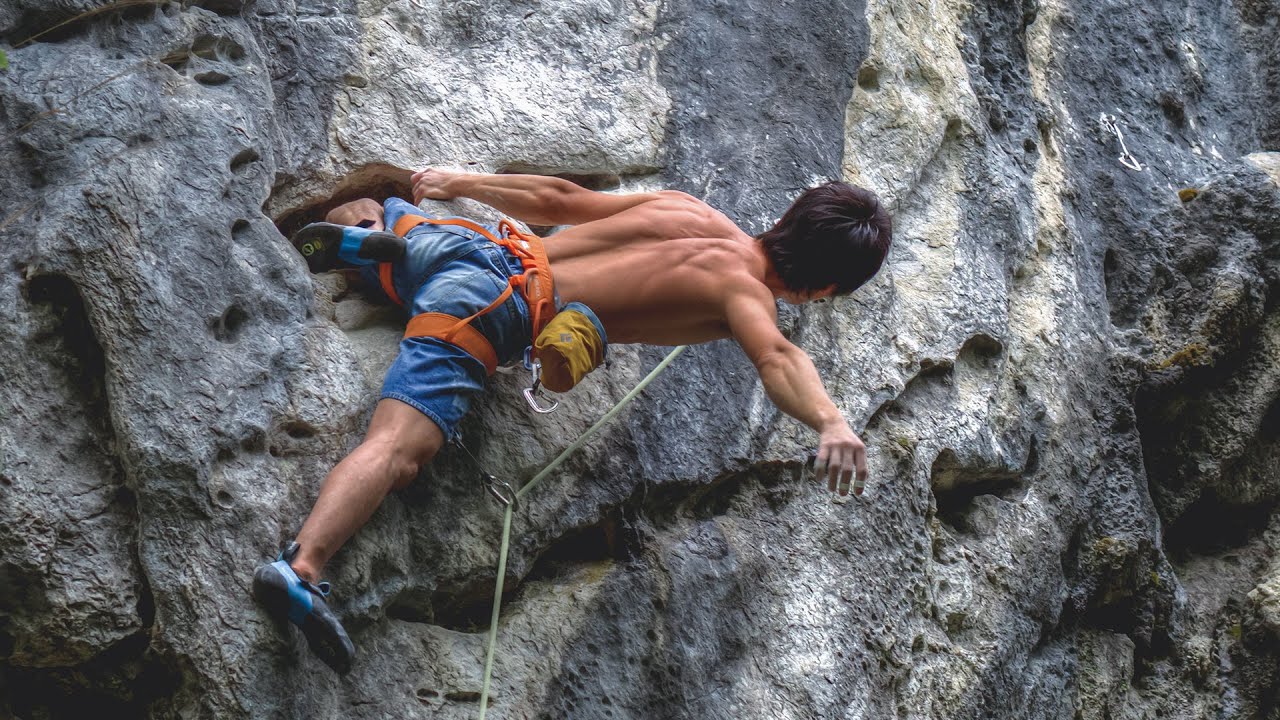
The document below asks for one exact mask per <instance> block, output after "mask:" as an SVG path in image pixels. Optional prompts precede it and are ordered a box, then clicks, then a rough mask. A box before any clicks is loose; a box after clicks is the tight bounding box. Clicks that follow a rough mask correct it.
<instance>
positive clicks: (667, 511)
mask: <svg viewBox="0 0 1280 720" xmlns="http://www.w3.org/2000/svg"><path fill="white" fill-rule="evenodd" d="M0 49H3V50H4V52H5V54H6V55H7V58H8V68H7V69H6V70H0V167H3V168H4V169H5V172H4V173H0V198H3V201H2V202H0V716H6V717H8V716H12V717H17V718H32V719H35V718H80V717H84V716H86V714H89V713H92V714H93V715H94V716H98V717H139V718H259V717H260V718H316V717H325V718H334V717H343V718H369V719H373V718H388V717H395V718H458V719H461V718H471V717H474V716H475V714H476V712H477V710H478V709H479V707H478V700H479V694H480V687H481V677H482V676H481V673H482V660H483V653H484V642H485V635H484V630H485V627H486V626H487V622H488V607H489V605H488V604H489V599H490V597H491V594H492V591H493V586H494V577H493V574H494V569H495V567H496V564H497V551H498V534H499V529H500V513H499V507H498V506H497V505H496V504H495V503H493V502H492V501H491V500H489V499H488V498H487V497H486V496H485V494H484V493H483V491H482V489H481V487H480V485H479V484H478V481H477V478H476V471H475V468H474V466H473V465H472V463H471V462H470V461H468V460H467V459H466V458H465V457H464V456H460V453H458V452H456V451H446V453H444V456H443V457H442V458H441V459H440V460H439V462H438V463H437V464H436V465H435V467H433V468H432V469H430V470H428V471H425V472H424V473H423V476H422V477H421V478H419V480H418V482H417V483H415V484H414V485H413V486H412V487H411V488H409V489H408V490H406V491H404V492H402V493H399V494H397V495H395V496H393V497H391V498H390V499H389V500H388V501H387V502H386V504H385V505H384V507H383V508H382V509H381V510H379V512H378V514H377V515H376V516H375V518H374V519H373V521H372V523H371V524H370V525H369V527H368V528H367V529H366V530H364V531H363V532H362V533H361V534H360V535H359V536H358V537H357V538H356V539H355V540H354V541H353V542H352V543H351V544H350V545H349V546H348V547H347V548H346V549H344V551H343V552H342V553H341V554H340V555H339V556H338V558H337V560H336V562H335V564H334V565H333V567H332V568H331V570H330V573H331V577H330V579H331V580H332V581H333V583H334V586H335V588H336V591H337V592H336V595H335V598H336V600H335V603H336V608H337V610H338V611H339V612H340V613H341V614H342V616H343V618H344V620H345V622H346V623H347V626H348V628H349V629H350V630H351V633H352V636H353V639H354V640H355V643H356V645H357V647H358V648H359V657H358V660H357V663H356V665H355V669H354V670H353V671H352V673H351V674H350V675H349V676H346V677H344V678H339V677H337V676H335V675H334V674H332V673H331V672H329V671H328V670H327V668H325V667H324V666H323V665H321V664H320V662H319V661H318V660H316V659H315V658H314V657H313V656H312V655H311V654H310V653H308V652H307V651H306V648H305V645H304V644H303V643H302V641H301V640H300V639H299V638H298V637H297V635H296V633H291V632H282V630H283V629H284V628H281V627H278V626H276V625H275V624H273V623H272V622H271V621H270V620H269V619H268V618H267V617H266V616H265V615H264V614H263V613H262V612H261V611H260V610H259V609H258V608H257V607H256V606H255V605H254V604H253V603H252V601H251V599H250V597H249V592H248V584H249V579H250V573H251V571H252V568H253V567H254V566H255V565H256V564H258V563H259V562H261V561H263V560H264V559H266V558H268V557H269V556H271V555H274V554H275V552H276V551H277V550H278V548H279V547H280V546H281V543H282V542H284V541H285V540H287V539H288V538H290V537H292V535H293V533H295V532H296V531H297V529H298V527H299V525H300V522H301V519H302V518H303V516H304V514H305V513H306V511H307V510H308V509H309V507H310V504H311V502H312V501H313V500H314V498H315V496H316V493H317V489H318V484H319V481H320V480H321V479H322V478H323V476H324V475H325V473H326V472H327V471H328V469H329V468H330V467H331V466H332V465H333V464H334V463H335V462H336V461H337V460H339V459H340V458H341V457H342V456H343V455H344V453H346V452H347V451H349V450H350V449H351V448H352V447H353V446H354V445H355V444H356V443H357V442H358V441H359V439H360V437H361V433H362V432H363V429H364V427H365V424H366V423H367V421H368V417H369V413H370V411H371V408H372V405H373V401H374V398H375V397H376V393H377V391H378V388H379V387H380V376H381V373H382V371H383V370H384V368H385V367H386V365H387V364H388V363H389V362H390V360H391V358H392V356H393V354H394V352H395V348H396V340H397V338H398V335H399V332H400V328H401V327H402V325H401V323H402V320H401V319H400V318H399V317H398V316H397V315H396V313H395V312H394V311H392V310H389V309H388V308H385V307H380V306H377V305H372V304H369V303H367V302H365V301H364V300H363V299H362V298H361V297H360V296H359V295H358V294H356V293H353V292H349V291H348V289H347V288H346V287H345V286H344V285H343V283H342V281H341V279H340V278H338V277H336V276H316V277H312V276H310V275H309V274H308V273H307V271H306V266H305V264H304V263H303V261H302V259H301V258H300V257H299V256H298V255H297V254H296V253H295V252H294V251H293V250H292V248H291V247H290V246H289V244H288V242H287V241H286V239H285V237H284V236H283V235H282V234H281V232H282V231H284V232H285V233H287V232H289V231H290V230H291V229H292V228H295V227H297V226H298V225H299V224H301V223H304V222H307V221H310V220H312V219H315V218H317V217H319V216H320V215H322V214H323V212H324V211H325V210H326V209H327V208H328V207H331V206H332V205H333V203H334V202H337V201H339V200H342V199H345V198H348V197H353V196H357V195H360V194H364V193H372V194H376V195H379V196H385V195H387V194H390V193H395V192H404V190H405V188H404V178H403V177H401V176H398V175H397V174H396V173H394V172H392V171H390V170H389V169H388V166H392V167H394V166H399V167H421V166H424V165H430V164H440V165H451V166H456V167H463V168H469V169H474V170H485V171H500V170H501V171H524V172H538V173H545V174H554V175H560V176H563V177H568V178H571V179H574V180H577V181H579V182H582V183H583V184H586V185H589V186H591V187H596V188H605V189H620V190H623V191H629V190H637V189H651V188H656V187H660V186H667V187H675V188H678V189H681V190H685V191H687V192H690V193H692V194H694V195H697V196H699V197H702V198H705V199H706V200H708V201H709V202H711V203H713V204H715V205H716V206H717V207H719V208H721V209H722V210H724V211H725V212H726V213H728V214H729V216H730V217H731V218H733V219H734V220H736V221H737V222H738V223H739V224H741V225H742V226H743V227H744V228H745V229H747V230H748V231H750V232H759V231H761V230H764V229H766V228H767V227H768V226H769V224H770V223H771V222H772V220H773V219H774V218H776V217H777V216H778V215H779V214H780V213H781V212H782V210H783V209H784V208H785V207H786V205H787V203H788V202H789V201H790V199H791V198H792V197H794V195H795V194H796V193H797V192H798V191H799V190H800V189H802V188H804V187H807V186H810V185H812V184H814V183H816V182H819V181H823V180H827V179H841V178H842V179H846V180H849V181H851V182H857V183H861V184H865V185H867V186H869V187H871V188H873V189H874V190H876V191H877V192H879V193H880V194H881V196H882V198H883V199H884V200H885V202H886V203H888V204H889V205H890V206H891V207H892V209H893V212H894V214H895V227H896V242H895V245H894V247H893V250H892V253H891V255H890V258H889V261H888V263H887V264H886V267H885V269H884V270H883V271H882V272H881V273H880V275H879V276H878V277H877V278H876V279H875V280H874V281H873V282H872V283H870V284H869V285H868V286H867V287H866V288H864V289H863V290H861V291H859V292H858V293H857V294H856V295H855V296H854V297H852V298H850V299H846V300H841V301H837V302H835V303H830V304H826V305H815V306H812V307H805V308H803V309H790V308H787V309H784V310H783V311H782V314H781V324H782V326H783V329H784V331H785V332H786V333H787V334H788V336H789V337H790V338H791V339H792V340H793V341H795V342H796V343H798V344H799V345H801V346H802V347H804V348H806V349H807V350H809V352H810V353H811V354H812V355H813V357H814V359H815V362H816V363H817V365H818V367H819V370H820V371H821V372H822V374H823V376H824V377H825V378H826V379H827V382H828V387H829V388H830V391H831V393H832V395H833V397H834V398H835V400H836V402H837V403H838V404H839V405H840V407H841V408H842V409H843V410H844V412H845V413H846V415H847V416H848V417H849V418H850V419H851V420H852V421H853V422H854V423H855V427H856V428H857V429H859V430H860V431H862V432H863V437H864V439H865V440H866V442H867V445H868V448H869V456H870V465H871V471H872V479H871V484H870V485H869V487H868V490H867V493H866V495H865V496H864V497H863V498H862V499H860V500H855V501H850V502H848V503H844V504H838V503H833V502H832V501H831V500H830V499H829V498H828V496H827V493H826V491H825V489H824V488H823V487H821V486H819V485H818V484H817V483H815V482H814V481H813V479H812V478H811V477H809V476H808V475H807V473H806V472H805V470H804V468H803V465H802V462H801V459H802V458H803V457H804V456H805V455H806V453H807V452H808V451H809V449H810V448H811V446H812V443H813V442H814V439H815V438H814V435H813V433H811V432H810V431H809V430H807V429H806V428H804V427H802V426H800V425H799V424H798V423H796V422H794V421H792V420H790V419H789V418H787V417H785V416H782V415H780V414H779V413H778V411H777V410H775V409H774V408H773V406H772V405H771V404H770V403H769V402H768V400H767V398H766V397H765V395H764V392H763V390H762V389H761V387H760V384H759V381H758V379H757V378H756V376H755V374H754V371H753V369H752V368H751V366H750V363H749V362H748V361H747V360H746V359H745V358H744V356H743V355H742V353H741V352H740V351H739V350H738V348H737V346H736V345H734V344H733V343H729V342H722V343H714V344H711V345H707V346H701V347H697V348H694V349H693V350H691V351H690V352H689V353H686V354H685V355H684V356H683V357H681V358H680V359H679V360H678V361H677V362H676V364H675V365H674V366H673V368H672V369H671V370H669V371H668V372H667V374H666V375H664V376H663V377H662V378H661V379H660V380H659V381H658V382H656V383H655V384H654V385H653V386H652V387H651V389H650V390H649V391H648V392H647V393H646V394H645V395H644V396H643V397H642V398H641V399H640V400H639V401H637V402H636V403H635V404H634V405H633V406H632V408H631V409H630V410H628V411H627V412H626V413H625V414H624V415H623V416H622V417H621V418H620V420H619V421H618V422H616V423H615V424H614V425H613V426H611V427H610V428H609V429H608V430H606V431H605V432H604V433H603V434H602V435H601V436H600V437H599V438H597V439H596V440H594V441H593V442H592V443H591V444H590V445H589V446H588V447H587V448H586V449H585V450H584V451H583V452H581V453H579V454H578V455H577V456H576V457H575V458H574V459H573V460H571V461H570V462H569V463H568V464H567V465H566V466H565V469H564V471H563V472H562V473H560V474H558V475H557V476H555V477H554V478H552V479H550V480H548V482H547V483H545V485H544V486H542V487H540V488H539V489H538V490H537V491H536V492H535V493H533V494H532V497H530V498H529V501H528V502H527V503H525V504H524V505H523V506H522V507H521V510H520V512H519V513H518V514H517V516H516V520H515V526H514V534H513V540H512V553H511V560H510V562H509V564H508V569H507V572H508V576H507V578H506V581H507V588H508V589H509V593H508V597H507V602H506V607H505V609H504V614H503V618H502V622H501V625H500V628H499V633H498V642H499V653H498V657H497V662H496V666H495V671H494V690H493V697H492V700H491V702H492V705H491V708H490V717H494V718H619V719H620V718H643V719H648V718H655V719H664V718H670V719H672V720H676V719H680V718H725V719H728V718H735V719H736V718H786V719H797V720H799V719H806V720H807V719H809V718H868V719H869V718H890V717H896V718H938V719H944V718H945V719H948V720H951V719H964V718H974V719H978V718H1010V719H1013V718H1018V719H1023V718H1036V719H1039V718H1046V719H1047V718H1055V719H1059V718H1081V719H1094V718H1096V719H1099V720H1100V719H1102V718H1126V719H1127V718H1157V717H1158V718H1209V717H1219V718H1272V719H1274V718H1280V709H1278V707H1280V439H1278V438H1280V360H1277V358H1280V154H1277V152H1278V151H1280V89H1278V88H1280V3H1278V2H1277V1H1276V0H1186V1H1184V2H1179V3H1154V4H1152V3H1133V2H1119V1H1118V0H1098V1H1094V2H1086V1H1085V0H1011V1H1010V0H968V1H966V2H960V1H959V0H943V1H942V2H934V3H898V2H891V0H843V1H842V0H812V1H808V2H800V1H799V0H770V1H768V2H766V1H764V0H735V1H734V2H713V1H712V0H667V1H665V2H649V1H642V0H450V1H449V2H437V1H436V0H327V1H322V0H257V1H256V2H255V1H254V0H205V1H199V0H188V1H186V2H161V1H159V0H157V1H156V2H115V3H106V2H100V1H99V0H52V1H49V0H7V2H4V3H3V4H0ZM1103 116H1107V117H1109V118H1113V124H1112V123H1105V124H1104V123H1103V122H1102V119H1103ZM1113 128H1114V129H1113ZM1116 131H1118V133H1119V134H1117V132H1116ZM1126 151H1127V153H1129V154H1130V155H1131V157H1132V159H1127V160H1126V162H1127V163H1128V165H1126V164H1122V163H1121V162H1120V160H1119V159H1120V158H1121V156H1122V154H1124V153H1125V152H1126ZM1126 157H1128V156H1126ZM1138 167H1140V168H1141V169H1140V170H1139V169H1136V168H1138ZM1180 191H1182V192H1181V195H1180ZM448 211H449V212H469V213H484V210H483V209H478V208H476V207H475V206H467V205H465V204H463V203H459V204H457V206H456V207H454V208H450V209H449V210H448ZM663 352H664V351H663V350H662V349H660V348H649V347H625V348H624V347H619V348H615V351H614V352H613V353H612V354H611V361H610V367H609V369H608V372H606V373H597V374H596V375H594V376H592V377H591V378H590V379H589V380H588V381H587V382H585V383H584V384H583V385H582V386H580V387H579V388H578V389H575V390H574V391H573V392H571V393H569V394H568V395H566V396H564V397H563V398H562V400H563V401H564V407H563V409H562V410H561V411H560V412H559V413H558V414H556V415H552V416H549V417H533V416H530V415H529V414H528V413H527V412H526V410H525V409H524V407H523V402H522V400H521V398H520V397H519V392H518V390H519V387H520V382H521V381H522V380H523V378H521V377H519V376H497V377H496V379H495V382H494V383H493V385H494V387H493V388H492V391H491V392H490V394H489V395H488V396H487V397H486V398H485V400H484V401H483V402H482V403H481V404H480V406H479V407H478V408H477V411H476V412H475V413H474V414H473V416H472V417H471V418H469V419H468V420H467V421H466V423H464V426H463V432H464V434H465V435H466V437H467V441H468V444H469V446H470V447H471V450H472V451H473V452H474V453H475V454H476V455H477V456H478V457H479V459H480V462H481V463H482V464H483V465H485V466H486V467H487V468H489V469H490V470H491V471H493V472H495V473H496V474H499V475H501V476H502V477H504V478H511V479H513V480H517V479H518V480H520V481H523V480H524V479H526V478H528V477H529V476H530V475H531V474H532V473H533V472H535V471H536V470H537V469H538V468H540V467H541V466H542V465H543V464H544V463H545V462H546V461H547V460H548V459H550V458H551V457H552V456H553V455H554V454H555V453H556V452H557V451H558V450H559V449H560V448H562V447H564V446H565V445H567V444H568V443H569V442H571V441H572V439H573V438H575V437H576V436H577V435H578V434H579V433H580V432H582V431H583V430H584V429H585V428H586V427H588V426H589V425H590V423H592V422H593V421H594V420H595V419H596V418H597V417H598V416H599V415H600V413H602V412H603V411H604V410H605V409H606V408H607V407H609V405H611V404H612V403H613V402H614V401H616V400H617V399H619V398H620V397H621V396H622V395H623V394H624V393H625V392H626V391H627V390H628V389H629V388H630V387H631V386H632V385H633V384H634V383H635V382H636V381H637V380H638V379H639V378H640V377H642V376H643V374H644V373H645V372H647V371H648V370H649V369H650V368H651V367H652V366H653V365H654V364H655V363H656V362H657V360H658V358H660V357H661V355H662V353H663Z"/></svg>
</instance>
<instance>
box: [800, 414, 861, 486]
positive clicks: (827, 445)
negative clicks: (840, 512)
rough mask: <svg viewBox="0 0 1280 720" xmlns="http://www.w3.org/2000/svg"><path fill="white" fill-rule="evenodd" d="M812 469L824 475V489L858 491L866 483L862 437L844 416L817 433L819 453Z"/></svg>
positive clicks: (820, 476)
mask: <svg viewBox="0 0 1280 720" xmlns="http://www.w3.org/2000/svg"><path fill="white" fill-rule="evenodd" d="M813 470H814V473H815V474H817V476H818V477H819V478H823V477H825V478H826V479H827V489H828V490H830V491H831V492H838V493H839V494H841V495H848V494H849V487H850V480H852V481H853V482H852V486H853V494H854V495H861V494H862V489H863V487H865V486H866V483H867V447H866V445H864V444H863V443H862V438H859V437H858V434H857V433H855V432H854V431H853V429H852V428H850V427H849V425H848V424H847V423H845V422H844V421H843V420H841V421H839V422H836V423H832V424H831V425H829V426H827V427H825V428H823V429H822V431H821V433H820V434H819V436H818V456H817V458H815V460H814V464H813Z"/></svg>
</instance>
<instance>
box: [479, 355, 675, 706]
mask: <svg viewBox="0 0 1280 720" xmlns="http://www.w3.org/2000/svg"><path fill="white" fill-rule="evenodd" d="M685 347H686V346H685V345H680V346H678V347H676V348H675V349H674V350H672V351H671V352H669V353H667V356H666V357H665V358H663V359H662V362H660V363H658V367H656V368H654V369H653V370H652V371H651V372H650V373H649V374H648V375H645V376H644V379H643V380H641V381H640V382H639V384H637V385H636V386H635V387H634V388H632V389H631V392H629V393H627V394H626V395H625V396H623V398H622V399H621V400H619V401H618V403H617V404H616V405H614V406H613V407H612V408H610V409H609V412H607V413H605V414H604V416H603V417H601V418H600V419H599V420H597V421H596V423H595V424H594V425H592V426H591V427H589V428H587V430H586V432H584V433H582V434H581V435H579V436H578V439H577V440H574V441H573V444H572V445H570V446H569V447H567V448H565V449H564V451H563V452H561V453H560V454H559V455H557V456H556V459H555V460H552V461H551V462H550V463H549V464H548V465H547V466H546V467H545V468H543V469H542V471H541V472H539V473H538V474H537V475H534V476H533V479H532V480H530V481H529V482H527V483H525V485H524V487H522V488H520V490H518V491H517V492H516V499H517V500H519V499H520V498H522V497H524V495H525V493H527V492H529V491H530V490H531V489H533V486H534V485H537V484H538V483H540V482H542V481H543V480H544V479H546V477H547V476H548V475H550V474H551V472H552V471H553V470H555V469H556V468H558V467H560V464H561V463H563V462H564V461H565V460H566V459H568V457H569V456H570V455H572V454H573V453H574V452H575V451H577V450H578V449H579V448H581V447H582V446H583V445H585V444H586V443H587V440H589V439H590V438H591V436H592V435H595V434H596V431H597V430H599V429H600V428H602V427H604V426H605V424H606V423H608V422H609V421H610V420H612V419H613V418H614V416H615V415H617V414H618V413H619V412H621V411H622V408H624V407H626V406H627V404H628V403H630V402H631V401H632V400H635V399H636V396H638V395H639V394H640V393H641V392H643V391H644V389H645V388H646V387H648V385H649V383H651V382H653V381H654V379H655V378H657V377H658V375H660V374H662V371H663V370H666V369H667V366H668V365H670V364H671V363H672V361H674V360H675V359H676V358H677V357H679V356H680V353H682V352H684V349H685ZM514 507H515V503H511V504H510V505H507V510H506V512H505V513H503V515H502V546H501V547H500V548H499V550H498V580H497V582H496V583H494V586H493V613H492V614H491V615H490V617H489V648H488V650H486V651H485V657H484V685H483V686H482V687H481V689H480V720H484V714H485V711H486V710H487V709H488V706H489V681H490V679H492V677H493V655H494V650H495V649H496V648H497V646H498V616H499V614H501V612H502V581H503V579H504V578H505V576H506V574H507V551H508V550H509V549H510V547H511V515H512V513H513V512H514V510H513V508H514Z"/></svg>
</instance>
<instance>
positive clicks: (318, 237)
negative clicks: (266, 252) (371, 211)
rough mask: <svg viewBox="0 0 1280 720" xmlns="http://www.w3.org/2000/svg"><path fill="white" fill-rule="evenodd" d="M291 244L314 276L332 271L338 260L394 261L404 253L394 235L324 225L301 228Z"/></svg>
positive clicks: (352, 261)
mask: <svg viewBox="0 0 1280 720" xmlns="http://www.w3.org/2000/svg"><path fill="white" fill-rule="evenodd" d="M292 242H293V246H294V247H295V248H297V249H298V252H300V253H302V257H303V258H305V259H306V261H307V267H308V268H309V269H310V270H311V272H314V273H319V272H325V271H327V270H332V269H333V268H335V267H337V265H338V262H339V261H345V262H347V263H350V264H352V265H372V264H375V263H380V262H395V261H397V260H399V259H400V258H402V257H404V252H405V242H404V238H402V237H400V236H399V235H396V234H395V233H391V232H387V231H385V230H369V229H367V228H362V227H354V226H350V225H336V224H334V223H326V222H318V223H311V224H310V225H308V226H306V227H304V228H302V229H301V230H299V231H298V232H296V233H294V235H293V238H292Z"/></svg>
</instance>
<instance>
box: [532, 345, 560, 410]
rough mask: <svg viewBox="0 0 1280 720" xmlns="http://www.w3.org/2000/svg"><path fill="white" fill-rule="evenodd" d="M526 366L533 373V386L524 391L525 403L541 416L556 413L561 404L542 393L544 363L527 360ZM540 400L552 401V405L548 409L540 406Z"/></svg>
mask: <svg viewBox="0 0 1280 720" xmlns="http://www.w3.org/2000/svg"><path fill="white" fill-rule="evenodd" d="M525 364H526V365H527V366H528V367H529V370H530V371H531V372H532V373H533V384H532V385H530V386H529V387H527V388H525V389H524V400H525V402H527V403H529V407H530V408H532V409H533V411H534V412H536V413H538V414H539V415H546V414H547V413H551V412H555V411H556V408H558V407H560V403H559V402H557V401H555V400H551V399H550V398H548V397H546V396H545V395H542V393H541V392H540V391H541V390H542V379H541V378H540V377H539V376H540V375H541V374H542V363H540V362H538V361H537V360H534V361H532V362H530V361H529V360H528V359H527V358H526V360H525ZM538 398H542V399H543V400H548V401H550V403H551V405H549V406H546V407H544V406H542V405H539V404H538Z"/></svg>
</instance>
